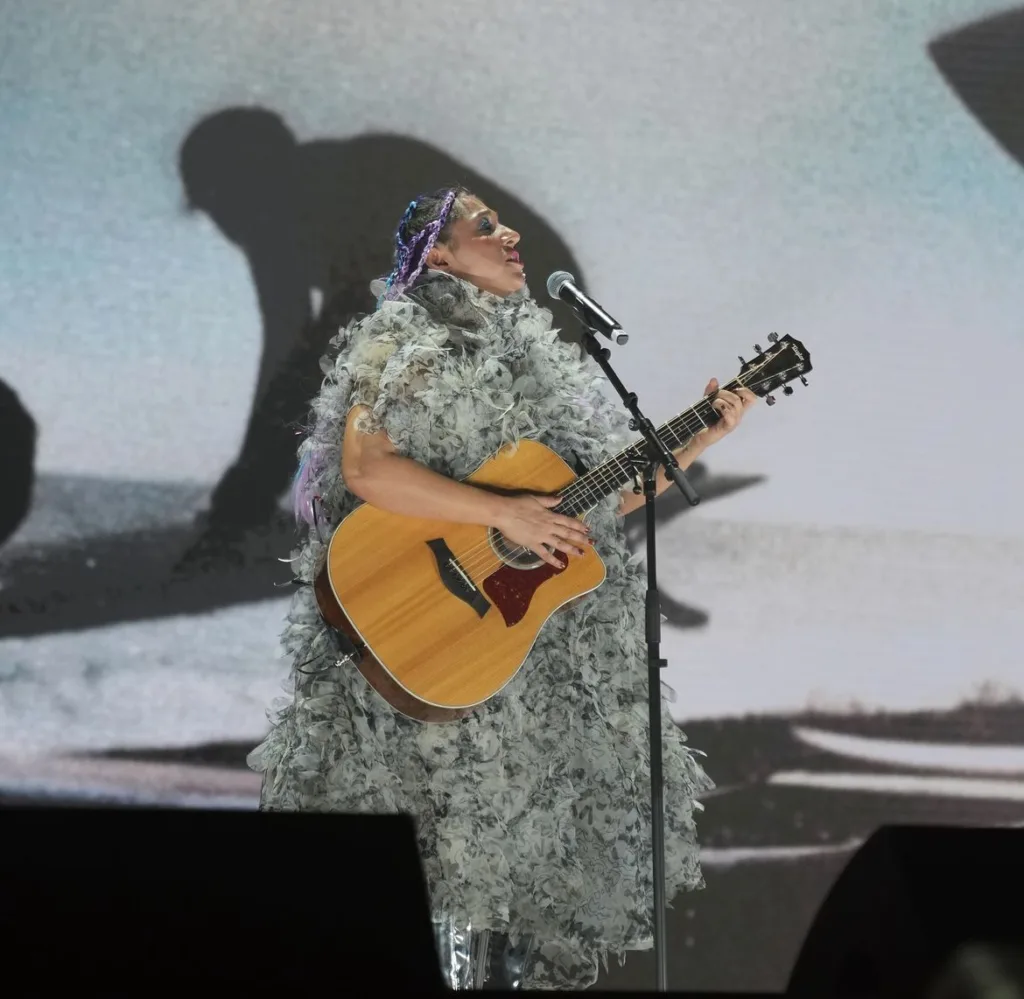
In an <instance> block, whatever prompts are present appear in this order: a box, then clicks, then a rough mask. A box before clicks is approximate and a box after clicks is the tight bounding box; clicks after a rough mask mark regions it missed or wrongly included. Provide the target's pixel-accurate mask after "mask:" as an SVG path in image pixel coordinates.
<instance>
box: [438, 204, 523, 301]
mask: <svg viewBox="0 0 1024 999" xmlns="http://www.w3.org/2000/svg"><path fill="white" fill-rule="evenodd" d="M460 206H461V208H462V211H461V212H460V215H461V218H458V219H456V220H455V221H454V222H453V223H452V226H451V237H450V238H449V240H448V242H447V243H446V244H444V245H442V244H441V243H437V244H435V245H434V247H433V249H432V250H431V251H430V253H429V254H428V256H427V267H430V268H433V269H434V270H440V271H445V272H446V273H448V274H453V275H454V276H455V277H460V278H463V279H465V280H466V281H469V282H471V283H472V284H475V285H476V286H477V287H478V288H481V289H482V290H483V291H489V292H491V293H492V294H494V295H501V296H502V297H504V296H506V295H511V294H512V293H513V292H515V291H518V290H519V289H520V288H522V287H523V285H524V284H526V271H525V270H524V269H523V265H522V264H521V263H520V262H519V254H518V253H517V252H516V244H517V243H518V242H519V233H518V232H516V231H515V229H509V228H508V226H504V225H501V223H499V222H498V216H497V214H496V213H495V212H493V211H491V209H490V208H488V207H487V206H486V205H485V204H484V203H483V202H482V201H480V200H479V199H478V198H474V197H463V198H462V199H461V201H460Z"/></svg>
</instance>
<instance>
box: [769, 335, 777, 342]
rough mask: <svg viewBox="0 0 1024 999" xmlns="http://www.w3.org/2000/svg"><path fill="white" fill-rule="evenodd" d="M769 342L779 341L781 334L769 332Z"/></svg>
mask: <svg viewBox="0 0 1024 999" xmlns="http://www.w3.org/2000/svg"><path fill="white" fill-rule="evenodd" d="M768 342H769V343H778V342H779V334H778V333H769V334H768Z"/></svg>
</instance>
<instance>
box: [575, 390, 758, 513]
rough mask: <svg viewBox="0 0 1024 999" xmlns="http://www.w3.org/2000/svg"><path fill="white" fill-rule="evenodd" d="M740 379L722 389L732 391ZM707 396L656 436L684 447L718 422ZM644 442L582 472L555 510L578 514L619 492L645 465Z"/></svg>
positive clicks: (676, 448) (637, 443) (675, 445)
mask: <svg viewBox="0 0 1024 999" xmlns="http://www.w3.org/2000/svg"><path fill="white" fill-rule="evenodd" d="M739 385H740V382H739V381H733V382H730V383H729V384H728V385H723V386H722V388H725V389H729V390H730V391H731V390H734V389H736V388H737V387H739ZM711 403H712V400H711V399H710V398H704V399H701V401H700V402H698V403H697V404H696V405H695V406H691V407H690V408H689V409H687V410H685V411H684V412H682V413H680V414H679V415H678V416H675V417H673V418H672V419H671V420H669V421H668V422H667V423H665V424H663V425H662V426H660V427H659V428H658V436H659V437H660V438H661V439H662V440H663V441H664V442H665V444H667V445H668V446H669V447H670V448H671V449H672V450H673V451H675V450H678V449H679V448H681V447H685V445H686V444H688V443H689V442H690V441H691V440H692V439H693V438H694V437H695V436H696V435H697V434H699V433H700V432H701V431H702V430H704V429H705V428H707V427H710V426H711V425H712V424H714V423H717V422H718V420H719V415H718V412H717V410H715V409H713V408H712V406H711ZM646 456H647V442H646V441H645V440H644V439H643V438H641V439H640V440H639V441H636V442H634V443H633V444H630V445H629V447H627V448H626V449H625V450H623V451H620V452H619V453H618V454H617V455H615V456H614V457H612V458H609V459H608V460H607V461H605V462H603V463H602V464H600V465H598V466H597V468H592V469H591V470H590V471H589V472H587V473H586V474H585V475H581V476H580V477H579V478H578V479H576V480H575V481H574V482H573V483H572V485H571V486H569V487H568V488H567V489H565V490H563V492H562V502H561V503H559V505H558V506H557V508H556V510H557V512H558V513H562V514H565V515H567V516H569V517H578V516H580V515H581V514H584V513H586V512H587V511H588V510H592V509H593V508H594V507H595V506H597V504H598V503H600V502H601V501H602V500H603V499H605V497H607V496H611V495H613V494H615V493H619V492H621V491H622V490H623V489H624V488H625V487H626V486H627V485H629V483H631V482H632V481H633V480H634V477H635V476H636V475H637V474H639V473H640V472H641V471H642V470H643V467H644V465H645V464H646Z"/></svg>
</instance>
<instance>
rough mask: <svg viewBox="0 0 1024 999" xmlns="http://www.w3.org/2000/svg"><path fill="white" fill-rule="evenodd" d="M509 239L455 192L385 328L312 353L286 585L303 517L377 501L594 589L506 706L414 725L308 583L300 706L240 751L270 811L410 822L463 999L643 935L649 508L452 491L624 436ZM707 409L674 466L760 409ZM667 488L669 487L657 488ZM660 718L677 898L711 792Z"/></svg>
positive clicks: (648, 895) (648, 896) (609, 447)
mask: <svg viewBox="0 0 1024 999" xmlns="http://www.w3.org/2000/svg"><path fill="white" fill-rule="evenodd" d="M518 242H519V235H518V233H516V232H515V231H514V230H513V229H510V228H509V227H508V226H506V225H504V224H502V223H501V222H500V221H499V219H498V217H497V215H496V214H495V213H494V212H493V211H492V210H490V209H489V208H488V207H487V206H486V205H484V204H482V203H481V202H480V201H479V200H478V199H477V198H476V197H474V196H473V195H472V194H470V193H469V192H468V191H466V190H464V189H462V188H454V189H445V190H441V191H438V192H436V193H434V194H430V195H425V196H422V197H419V198H417V199H416V200H415V201H413V202H412V203H411V204H410V205H409V207H408V210H407V211H406V213H405V215H404V217H403V218H402V220H401V223H400V224H399V226H398V230H397V233H396V235H395V245H396V258H395V268H394V270H393V271H392V273H391V274H390V276H388V278H387V280H386V282H378V283H376V284H375V285H374V289H373V290H374V292H375V294H379V296H380V297H379V300H378V304H377V309H376V311H375V312H373V313H371V314H370V315H368V316H366V317H364V318H362V319H361V320H358V321H356V322H353V323H351V324H349V325H348V326H347V327H346V328H345V329H342V330H341V331H340V333H339V334H338V335H337V336H336V337H335V338H334V339H333V340H332V341H331V343H332V347H333V348H334V350H333V352H332V354H331V355H329V356H328V357H327V358H325V359H324V361H323V362H322V366H323V369H324V371H325V373H326V377H325V379H324V382H323V387H322V389H321V391H320V393H319V395H318V396H317V397H316V399H315V400H314V402H313V421H312V427H311V431H310V434H309V436H308V438H307V439H306V440H305V441H304V442H303V443H302V445H301V447H300V449H299V457H300V470H299V473H298V475H297V476H296V489H295V500H296V512H297V514H299V515H300V516H302V517H303V519H305V520H306V521H307V522H308V523H309V524H310V529H309V530H308V532H307V537H306V540H305V542H304V544H303V545H302V547H301V549H300V550H299V551H298V553H297V554H296V558H295V562H294V564H295V567H296V570H295V571H296V574H297V576H298V577H299V578H300V579H301V580H303V581H304V582H307V583H311V582H312V581H313V579H314V578H315V576H316V574H317V572H318V571H319V569H320V567H321V565H322V564H323V558H324V554H325V541H326V540H327V538H328V536H329V531H328V532H323V531H321V530H318V524H319V525H320V526H322V525H324V524H327V525H337V524H338V523H339V522H340V520H341V519H342V518H343V517H344V516H346V515H347V514H348V513H349V512H351V511H352V510H353V509H354V508H355V507H356V506H357V505H358V504H359V503H361V502H366V503H370V504H373V505H374V506H377V507H380V508H381V509H383V510H386V511H389V512H391V513H394V514H400V515H410V516H416V517H422V518H429V519H433V520H443V521H449V522H461V523H471V524H478V525H487V526H492V527H496V528H498V529H499V530H501V531H502V532H503V533H504V534H505V536H506V537H507V538H508V539H509V540H511V541H513V542H514V543H516V544H519V545H521V546H524V547H526V548H529V549H530V550H532V551H533V552H535V553H536V554H537V555H538V556H539V557H540V558H543V559H544V560H546V561H548V562H552V563H553V564H555V565H559V564H560V563H558V561H557V560H556V558H555V556H554V554H553V552H555V551H558V552H562V553H564V554H565V555H567V556H568V557H570V558H572V557H575V556H577V555H579V554H582V553H583V551H584V549H585V546H587V545H589V544H594V545H596V546H597V550H598V552H599V553H600V555H601V557H602V559H603V561H604V562H605V565H606V567H607V579H606V581H605V582H604V584H603V585H602V586H600V587H599V588H598V589H597V590H595V591H594V592H593V593H591V594H589V595H588V596H586V597H584V598H582V599H579V600H577V601H575V602H573V603H571V604H569V605H567V606H566V607H564V608H562V609H561V610H560V611H559V612H557V613H556V614H555V615H553V616H552V618H551V619H550V620H549V621H548V622H547V624H546V625H545V626H544V628H543V629H542V631H541V633H540V635H539V637H538V639H537V641H536V643H535V644H534V646H533V649H532V651H531V652H530V655H529V658H528V659H527V661H526V662H525V664H524V665H523V667H522V669H521V670H520V671H519V673H518V674H517V675H516V677H515V678H514V679H513V680H512V681H511V682H510V683H509V684H508V685H507V686H506V687H505V688H504V689H503V690H502V691H501V692H500V693H499V694H498V695H496V696H495V697H493V698H491V699H490V700H489V701H487V702H485V703H484V704H483V705H481V706H480V707H479V708H477V709H476V710H475V711H473V712H472V713H470V714H468V716H466V717H463V718H462V719H461V720H458V721H453V722H448V723H444V724H423V723H421V722H417V721H412V720H410V719H408V718H406V717H405V716H403V715H401V714H399V713H397V712H396V711H395V710H394V709H392V707H391V706H390V705H389V704H388V703H387V702H386V701H385V700H384V699H383V698H381V697H380V696H379V695H378V694H377V693H375V692H374V690H372V689H371V688H370V687H369V685H368V684H367V683H366V681H365V680H364V679H363V676H362V675H361V674H360V673H359V671H358V670H356V669H355V668H354V667H352V666H351V665H345V666H338V665H336V664H335V659H336V657H335V656H334V655H333V654H332V653H331V652H330V650H329V648H328V645H327V641H326V637H325V635H326V626H325V625H324V623H323V621H322V620H321V617H320V615H319V613H318V610H317V604H316V600H315V597H314V593H313V591H312V587H311V586H304V587H301V588H300V589H299V591H298V592H297V593H296V596H295V598H294V602H293V604H292V608H291V611H290V613H289V618H288V625H287V628H286V630H285V634H284V644H285V648H286V650H287V651H288V653H289V654H290V655H291V656H292V657H293V664H294V667H295V669H294V670H293V673H294V678H295V692H294V697H293V698H292V699H291V700H290V702H289V703H288V704H287V706H285V707H283V708H282V709H281V710H280V711H279V712H278V714H277V716H276V718H275V725H274V727H273V729H272V731H271V732H270V734H269V736H268V737H267V739H266V740H265V741H264V742H263V744H262V745H261V746H260V747H259V748H258V749H257V750H255V751H254V752H253V754H252V755H251V757H250V765H251V766H252V767H253V768H254V769H257V770H259V771H262V772H263V774H264V779H263V792H262V797H261V808H263V809H265V810H277V811H281V810H311V811H326V810H334V811H341V812H408V813H411V814H412V815H413V816H414V817H415V819H416V822H417V828H418V835H419V842H420V849H421V852H422V857H423V863H424V866H425V869H426V873H427V879H428V884H429V890H430V895H431V900H432V905H433V907H434V912H435V920H436V928H437V931H438V935H439V936H438V939H439V946H440V950H441V954H442V959H443V962H444V964H445V972H446V974H447V976H448V978H449V985H450V986H451V987H453V988H467V987H469V986H470V985H471V984H472V982H473V981H474V980H476V981H479V980H480V978H481V977H483V976H484V975H486V977H487V980H488V982H487V984H488V987H490V988H519V987H521V986H525V987H528V988H529V987H532V988H582V987H585V986H587V985H590V984H592V983H593V982H594V981H595V980H596V978H597V974H598V965H599V962H600V961H601V960H606V959H607V956H608V955H609V954H616V955H622V954H624V953H625V952H626V951H628V950H635V949H642V948H646V947H650V946H651V943H652V939H651V938H652V927H651V916H650V909H651V900H652V895H653V880H652V872H651V852H650V841H651V835H650V834H651V830H650V782H649V767H648V742H647V732H648V715H647V711H648V708H647V669H646V646H645V640H644V592H645V585H646V584H645V581H644V578H643V569H642V567H640V566H637V565H636V564H635V563H634V562H631V560H630V552H629V550H628V549H627V547H626V541H625V534H624V530H623V522H622V517H623V515H624V514H626V513H628V512H629V511H630V510H631V509H633V508H634V507H636V506H638V505H640V504H641V503H642V502H643V497H642V496H637V495H635V494H634V493H633V492H632V490H627V491H626V492H625V493H623V495H622V496H621V497H618V498H613V499H612V500H611V501H607V502H604V503H602V504H601V505H600V506H598V507H597V508H596V509H595V510H593V511H592V512H591V513H590V514H589V515H588V517H587V524H586V525H585V524H584V523H583V522H582V521H581V520H577V519H574V518H570V517H566V516H562V515H561V514H558V513H556V512H555V510H554V507H556V506H557V504H558V500H557V498H551V497H539V496H530V495H526V496H523V495H520V496H511V497H510V496H498V495H495V494H493V493H490V492H485V491H483V490H480V489H478V488H476V487H474V486H472V485H469V484H466V483H464V482H462V481H460V480H462V479H464V478H466V477H467V476H468V475H469V474H470V473H471V472H472V471H473V470H474V469H475V468H476V467H477V466H479V465H480V464H481V463H483V462H484V461H485V460H486V459H487V458H489V457H490V456H491V455H493V454H494V452H496V451H497V450H498V449H499V448H500V447H502V446H503V445H505V444H507V443H509V442H513V441H516V440H518V439H522V438H532V439H535V440H538V441H540V442H541V443H543V444H545V445H547V446H548V447H550V448H551V449H552V450H554V451H555V452H557V453H558V454H559V455H560V456H561V457H562V458H563V459H565V460H566V461H567V462H568V463H569V464H570V465H573V466H577V467H578V465H579V463H582V464H583V465H585V466H587V467H593V466H595V465H598V464H600V463H601V462H602V461H604V460H606V459H607V458H609V457H610V456H611V455H613V454H615V453H617V452H618V451H620V450H621V449H622V447H623V446H624V445H625V444H626V443H629V442H630V441H631V440H632V439H633V435H631V434H629V433H628V431H627V429H626V425H627V418H626V416H625V414H621V413H620V412H619V409H618V407H617V406H615V405H613V404H612V403H611V402H610V401H609V399H608V398H607V397H606V395H605V394H604V393H603V392H602V380H603V376H602V374H601V372H600V371H599V369H598V368H597V366H596V365H595V364H594V363H593V361H592V360H591V359H590V358H589V357H585V356H581V353H580V351H579V349H578V348H577V347H575V346H571V345H569V344H566V343H564V342H562V341H561V340H559V338H558V336H557V335H556V332H555V331H554V330H552V329H551V314H550V312H548V311H547V310H546V309H542V308H541V307H539V306H538V305H537V304H536V303H535V302H534V301H533V299H532V298H531V297H530V295H529V293H528V291H527V288H526V280H525V272H524V269H523V263H522V261H521V260H520V258H519V253H518V251H517V244H518ZM706 392H707V394H711V393H714V392H717V397H716V399H715V401H714V406H715V408H716V409H717V410H718V412H719V414H720V417H721V418H720V419H719V421H718V422H717V423H716V424H714V425H713V426H712V427H711V428H710V429H708V430H706V431H704V432H702V433H701V434H700V435H699V436H698V437H696V438H694V439H693V441H692V442H691V443H690V444H689V445H688V446H686V447H685V448H682V449H680V450H679V451H678V452H676V456H677V458H678V460H679V464H680V467H682V468H684V469H685V468H686V467H687V466H688V465H689V464H691V463H692V462H693V461H694V459H695V458H696V457H697V456H698V455H699V454H700V453H701V452H702V451H703V450H704V448H706V447H707V446H708V445H709V444H711V443H712V442H714V441H716V440H718V439H720V438H721V437H722V436H724V435H725V434H726V433H728V432H729V431H731V430H732V429H733V428H734V427H735V426H736V425H737V424H738V423H739V421H740V419H741V417H742V415H743V412H744V410H745V409H746V408H747V407H749V406H750V405H751V404H753V402H754V401H755V396H754V395H753V394H752V393H750V392H748V391H747V390H740V392H739V393H732V392H727V391H719V390H718V384H717V382H716V381H714V380H712V381H711V383H710V384H709V385H708V386H707V389H706ZM668 485H669V482H668V480H667V479H666V478H665V477H664V475H661V476H660V477H659V491H663V490H664V489H665V488H667V487H668ZM395 627H399V628H400V627H401V622H396V624H395ZM318 657H319V658H318ZM664 717H665V727H664V753H665V815H666V881H667V896H668V898H671V897H672V896H673V895H674V894H675V893H676V892H677V891H679V890H680V889H684V888H688V889H692V888H697V887H700V886H701V884H702V880H701V874H700V867H699V863H698V849H697V845H696V838H695V832H694V811H695V810H696V809H698V808H699V807H700V806H699V805H698V804H697V802H696V798H697V796H698V795H699V794H700V793H701V792H703V791H706V790H708V789H709V788H711V787H712V784H711V781H710V780H709V779H708V778H707V776H706V775H705V774H704V772H703V770H702V769H701V767H700V765H699V764H698V762H697V760H696V759H695V758H694V756H693V754H692V753H691V751H690V750H689V749H688V748H687V746H686V744H685V737H684V736H683V734H682V733H681V732H680V731H679V730H678V728H677V727H676V726H675V724H673V722H672V720H671V718H670V717H669V715H668V712H667V711H665V713H664ZM488 941H489V945H487V942H488ZM482 943H483V945H481V944H482ZM471 945H472V946H471ZM471 952H472V954H473V955H475V956H473V957H472V958H471V956H470V954H471Z"/></svg>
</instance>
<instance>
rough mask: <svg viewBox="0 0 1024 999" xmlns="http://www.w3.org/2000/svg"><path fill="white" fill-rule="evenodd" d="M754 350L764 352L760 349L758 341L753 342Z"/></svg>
mask: <svg viewBox="0 0 1024 999" xmlns="http://www.w3.org/2000/svg"><path fill="white" fill-rule="evenodd" d="M754 350H756V351H757V352H758V353H759V354H763V353H764V351H763V350H761V345H760V344H759V343H755V344H754Z"/></svg>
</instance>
